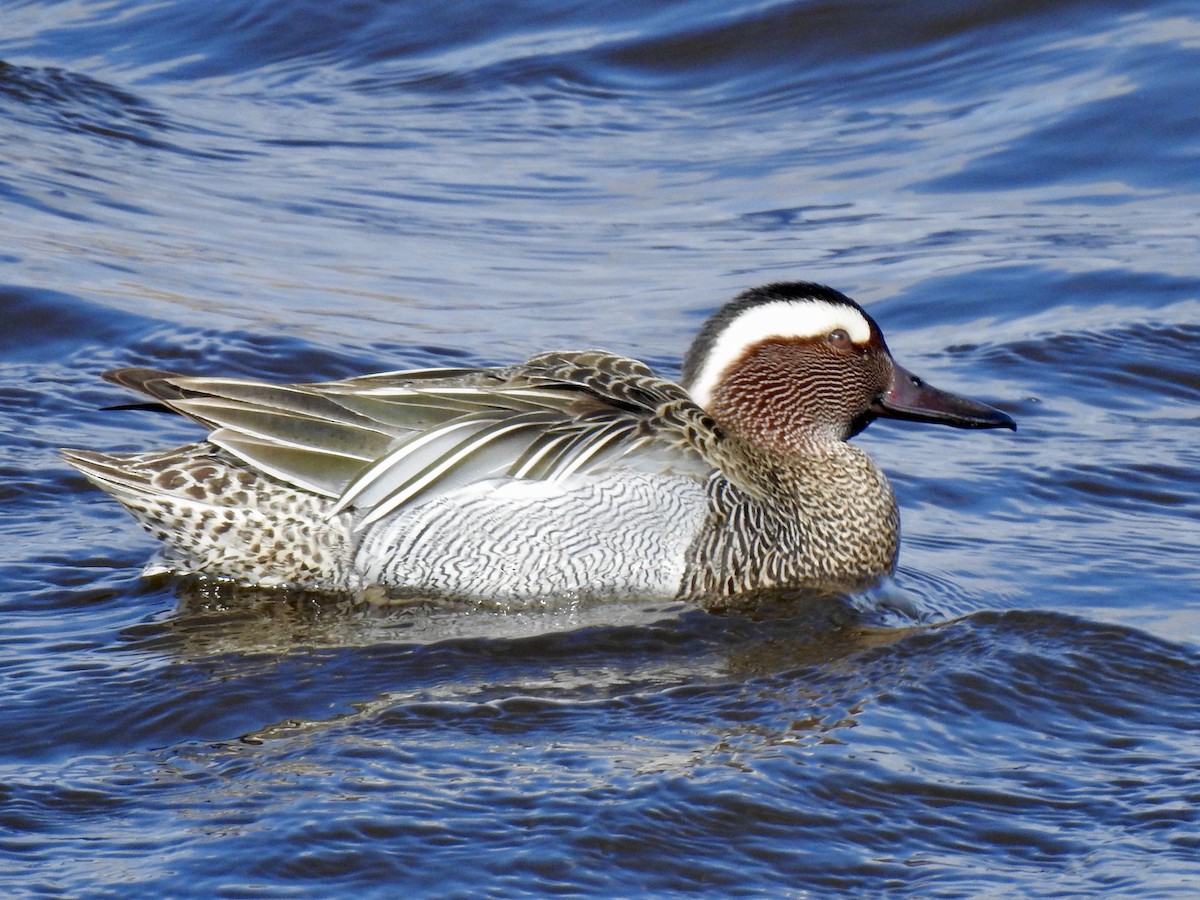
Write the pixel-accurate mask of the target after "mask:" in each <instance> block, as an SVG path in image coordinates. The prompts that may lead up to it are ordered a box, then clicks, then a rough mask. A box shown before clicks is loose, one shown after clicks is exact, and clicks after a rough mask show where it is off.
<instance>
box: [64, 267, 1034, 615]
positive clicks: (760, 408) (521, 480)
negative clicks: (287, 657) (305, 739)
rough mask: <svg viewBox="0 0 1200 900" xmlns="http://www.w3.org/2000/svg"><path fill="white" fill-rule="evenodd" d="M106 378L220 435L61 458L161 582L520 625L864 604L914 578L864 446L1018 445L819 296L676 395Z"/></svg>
mask: <svg viewBox="0 0 1200 900" xmlns="http://www.w3.org/2000/svg"><path fill="white" fill-rule="evenodd" d="M103 377H104V378H105V379H106V380H108V381H110V382H112V383H114V384H116V385H120V386H122V387H125V388H128V389H132V390H133V391H136V392H138V393H140V394H142V395H144V396H145V397H148V398H149V402H148V403H147V402H145V401H143V402H141V403H139V404H131V405H132V406H139V407H150V408H156V409H159V410H167V411H170V412H173V413H177V414H180V415H182V416H184V417H186V418H188V419H190V420H192V421H193V422H195V423H197V424H198V425H200V426H202V427H203V428H204V429H206V430H207V436H206V437H205V438H204V439H202V440H198V441H195V442H193V443H189V444H186V445H184V446H181V447H176V448H173V449H168V450H153V451H148V452H140V453H104V452H95V451H88V450H63V451H62V453H63V455H64V457H65V459H66V461H67V462H68V463H69V464H70V465H71V466H73V467H74V468H75V469H77V470H78V471H79V472H80V473H82V474H83V475H84V476H85V477H86V478H87V479H88V480H89V481H91V482H92V483H93V484H95V485H96V486H97V487H99V488H101V489H102V490H104V491H106V492H107V493H109V494H111V495H112V496H113V497H114V498H115V499H116V500H117V501H119V502H120V503H121V504H122V505H123V506H124V507H125V508H126V509H127V510H128V511H129V512H130V513H132V514H133V516H134V517H135V518H136V519H137V520H138V521H139V522H140V523H141V525H142V526H144V527H145V528H146V529H147V530H148V531H149V532H150V533H151V534H153V535H154V536H155V537H157V538H158V539H159V540H160V541H161V543H162V546H163V549H162V551H161V554H160V557H159V558H158V559H157V561H155V562H153V563H151V565H150V566H149V567H148V569H147V571H148V572H150V571H153V572H167V573H171V574H172V575H175V576H179V577H184V578H195V579H201V580H216V581H220V582H231V583H233V584H235V585H244V586H250V587H255V588H279V589H284V590H288V589H291V590H304V591H321V592H334V593H355V592H360V593H361V592H364V591H368V590H370V591H380V590H382V591H383V592H384V593H385V595H386V596H387V597H388V598H391V599H395V600H402V599H407V600H428V601H439V600H442V601H451V600H454V601H462V602H468V603H477V604H486V605H493V606H500V607H504V608H526V607H530V606H534V605H542V604H547V603H553V602H562V601H577V600H588V599H622V598H633V597H636V598H645V599H654V600H658V599H662V600H686V601H696V602H698V603H700V604H702V605H720V604H721V603H723V602H729V601H731V600H733V599H734V598H736V597H738V596H742V595H761V594H762V593H763V592H771V591H796V590H807V589H813V590H823V591H824V590H855V589H859V588H861V587H863V586H866V585H869V584H871V583H873V582H877V581H879V580H880V579H882V578H883V577H885V576H887V575H888V574H890V573H891V572H892V571H893V570H894V568H895V566H896V560H897V554H898V549H899V536H900V521H899V514H898V510H897V504H896V499H895V495H894V493H893V490H892V488H891V486H890V484H889V483H888V480H887V478H886V477H885V475H884V474H883V472H882V471H881V470H880V469H879V467H878V466H877V465H876V464H875V463H874V462H873V461H872V459H871V458H870V456H868V455H867V453H866V452H865V451H864V450H862V449H861V448H860V447H858V446H857V445H855V444H853V443H851V442H850V439H851V438H852V437H854V436H855V435H857V434H858V433H860V432H861V431H862V430H863V429H864V428H866V427H867V426H868V425H869V424H870V423H871V422H872V421H874V420H875V419H877V418H890V419H900V420H908V421H913V422H926V423H935V424H942V425H948V426H952V427H956V428H974V429H985V428H989V429H990V428H1006V429H1013V430H1015V428H1016V423H1015V422H1014V421H1013V419H1012V418H1011V417H1010V416H1009V415H1008V414H1006V413H1004V412H1002V411H1001V410H999V409H996V408H994V407H991V406H988V405H986V404H984V403H981V402H978V401H975V400H971V399H969V398H967V397H964V396H961V395H958V394H954V393H951V392H949V391H945V390H941V389H938V388H935V387H933V386H932V385H930V384H928V383H926V382H925V381H923V380H922V379H921V378H919V377H917V376H916V375H913V374H912V373H911V372H909V371H908V370H906V369H904V368H903V367H901V366H900V365H899V364H898V363H897V362H895V361H894V360H893V359H892V356H891V353H890V352H889V350H888V348H887V344H886V343H885V341H884V337H883V333H882V332H881V331H880V329H879V326H878V325H877V324H876V322H875V320H874V319H872V318H871V316H870V315H868V314H867V312H866V311H865V310H864V309H863V308H862V307H861V306H860V305H859V304H857V303H856V302H854V301H853V300H851V299H850V298H849V297H847V296H846V295H844V294H842V293H840V292H838V291H836V290H834V289H833V288H830V287H827V286H825V285H821V284H815V283H810V282H801V281H794V282H778V283H772V284H767V285H764V286H761V287H757V288H753V289H750V290H747V291H745V292H743V293H741V294H739V295H738V296H737V297H735V298H734V299H733V300H731V301H729V302H728V303H726V304H725V305H724V306H722V307H721V308H720V309H719V310H718V311H717V312H716V313H715V314H713V315H712V316H711V317H710V318H709V319H708V320H707V321H706V322H705V324H704V325H703V327H702V328H701V330H700V332H699V333H698V335H697V336H696V338H695V339H694V341H693V342H692V344H691V347H690V348H689V350H688V351H687V354H686V355H685V357H684V360H683V366H682V378H681V379H680V380H679V381H678V382H676V381H672V380H670V379H668V378H664V377H662V376H660V375H658V374H656V373H655V372H654V371H652V370H651V369H650V367H649V366H647V365H646V364H644V363H642V362H639V361H637V360H635V359H630V358H627V357H624V356H621V355H618V354H614V353H610V352H607V351H602V350H582V351H550V352H544V353H538V354H537V355H535V356H533V357H531V358H530V359H528V360H527V361H526V362H523V363H520V364H517V365H510V366H505V367H496V368H433V369H416V370H407V371H394V372H384V373H380V374H373V375H365V376H359V377H353V378H349V379H345V380H339V381H330V382H319V383H307V384H272V383H266V382H260V381H255V380H248V379H242V378H229V377H221V376H192V375H181V374H176V373H172V372H168V371H162V370H158V369H151V368H141V367H135V368H122V369H116V370H113V371H110V372H106V373H104V375H103Z"/></svg>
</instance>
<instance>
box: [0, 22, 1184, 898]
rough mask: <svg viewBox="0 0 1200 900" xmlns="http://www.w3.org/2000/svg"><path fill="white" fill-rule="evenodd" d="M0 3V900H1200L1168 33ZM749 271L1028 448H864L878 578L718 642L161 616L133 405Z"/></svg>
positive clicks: (1176, 146) (691, 321) (950, 441)
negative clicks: (139, 519) (868, 337)
mask: <svg viewBox="0 0 1200 900" xmlns="http://www.w3.org/2000/svg"><path fill="white" fill-rule="evenodd" d="M594 6H595V5H586V4H583V5H564V4H557V3H546V2H537V0H534V2H528V3H524V4H519V5H512V4H504V5H501V4H494V5H488V4H450V5H446V4H432V3H408V4H383V3H349V2H333V3H315V2H314V3H303V2H283V3H278V2H271V3H268V2H264V0H240V2H217V3H208V4H203V5H197V4H189V3H181V2H166V3H161V2H155V3H151V2H136V0H108V2H96V0H74V2H49V0H40V2H37V0H35V2H23V3H21V2H10V3H6V4H3V5H2V6H0V22H2V23H3V28H0V60H3V66H2V67H0V260H2V262H3V275H2V276H0V281H2V282H3V286H2V287H0V310H2V311H3V317H4V319H3V324H4V327H3V329H2V330H0V385H2V388H0V390H2V394H0V396H3V398H4V401H3V403H2V404H0V425H2V427H0V433H2V434H3V438H0V497H2V499H3V508H4V516H3V518H2V519H0V528H2V534H3V539H2V541H0V586H2V591H0V598H2V599H0V622H3V627H2V628H0V672H2V673H3V675H2V677H3V680H2V682H0V722H3V723H4V726H3V728H2V729H0V886H2V890H3V893H4V894H5V895H7V896H112V897H131V896H148V897H150V896H173V897H209V896H215V895H224V896H235V897H249V896H271V897H286V896H331V895H351V894H355V895H362V896H380V897H384V896H389V897H390V896H414V895H429V896H451V895H472V896H474V895H491V896H532V895H543V894H551V893H573V894H581V895H592V896H632V895H646V894H651V895H667V894H673V893H688V894H701V895H709V896H725V895H750V896H806V895H812V896H821V895H827V894H831V893H846V894H856V895H861V896H879V895H881V894H894V895H904V894H917V895H921V896H945V897H951V896H971V897H974V896H1014V895H1018V896H1020V895H1024V896H1032V895H1036V896H1056V895H1057V896H1063V895H1065V896H1078V895H1081V894H1082V895H1096V894H1103V895H1113V896H1137V897H1189V896H1193V895H1194V894H1195V893H1196V892H1197V891H1198V890H1200V813H1198V812H1197V809H1198V808H1200V768H1198V766H1197V760H1198V759H1200V724H1198V721H1200V720H1198V719H1197V709H1198V708H1200V652H1198V648H1200V640H1198V635H1200V591H1198V588H1200V554H1197V552H1196V551H1197V548H1198V546H1200V500H1198V492H1197V487H1196V485H1197V484H1198V483H1200V450H1198V449H1197V448H1198V447H1200V440H1198V439H1197V438H1198V434H1197V427H1198V426H1200V413H1198V412H1197V410H1198V408H1200V407H1198V401H1200V363H1197V358H1196V350H1195V348H1196V346H1197V343H1198V342H1200V272H1198V269H1197V259H1200V252H1198V251H1200V240H1198V235H1197V226H1196V209H1197V208H1198V206H1200V107H1198V106H1197V105H1196V103H1195V97H1196V96H1197V95H1198V93H1200V18H1198V17H1197V15H1196V11H1195V9H1194V8H1193V5H1192V4H1188V3H1183V2H1158V3H1152V4H1133V3H1121V2H1111V3H1104V4H1097V3H1072V2H1055V3H1040V4H1033V3H1021V2H995V3H984V2H969V3H959V4H932V3H929V4H895V5H893V4H885V3H848V2H842V3H837V2H834V3H815V2H790V3H785V2H776V3H772V2H763V3H746V4H741V5H731V4H728V3H716V2H703V0H693V2H670V3H667V2H662V3H657V4H653V5H647V4H607V5H603V4H602V5H600V6H599V7H598V8H593V7H594ZM780 278H808V279H813V280H819V281H825V282H828V283H830V284H833V285H834V286H835V287H838V288H840V289H842V290H845V291H847V292H848V293H850V294H851V295H852V296H854V297H856V298H857V299H859V300H861V301H863V302H864V303H865V304H866V305H867V306H868V308H869V309H870V311H871V312H872V314H873V315H874V316H875V317H876V318H877V319H878V320H879V321H880V323H881V324H882V326H883V328H884V330H885V332H886V333H887V335H888V338H889V342H890V344H891V347H892V349H893V351H894V352H895V354H896V356H897V358H898V359H899V360H900V361H901V362H902V363H903V364H904V365H906V366H908V367H910V368H911V369H913V370H914V371H917V372H919V373H921V374H922V375H924V376H926V377H928V378H929V379H930V380H931V381H933V382H934V383H938V384H941V385H943V386H946V387H949V388H953V389H955V390H960V391H962V392H963V393H966V394H969V395H971V396H976V397H979V398H981V399H986V400H990V401H993V402H998V403H1001V404H1003V405H1004V407H1005V408H1006V409H1007V410H1008V411H1009V412H1011V413H1013V415H1014V416H1015V417H1016V418H1017V419H1018V421H1019V422H1020V430H1019V431H1018V432H1017V433H1016V434H1015V435H1009V434H1007V433H1005V434H994V433H983V434H981V433H957V432H950V431H948V430H947V429H937V428H930V427H921V426H915V425H911V424H904V423H885V422H881V423H878V424H876V425H874V426H873V427H872V428H871V429H870V430H869V431H868V432H866V433H865V434H864V435H862V436H861V437H860V438H859V439H858V440H859V441H860V442H861V443H862V445H863V446H865V447H867V448H868V449H869V451H870V452H871V453H872V454H873V455H874V456H875V457H876V459H878V460H879V461H880V463H881V464H882V465H883V466H884V467H885V468H886V470H887V471H888V472H889V474H890V476H891V477H892V480H893V483H894V484H895V486H896V489H897V492H898V494H899V497H900V502H901V508H902V515H903V521H904V542H903V547H902V551H901V566H900V570H899V572H898V573H897V576H896V579H895V582H894V583H893V584H890V585H885V586H884V587H883V588H881V589H880V590H879V591H876V592H875V593H873V594H870V595H867V596H864V597H860V598H853V599H850V600H845V601H829V602H824V603H807V604H806V603H797V604H794V605H791V606H789V605H781V606H780V607H779V608H777V609H772V610H764V611H760V612H759V614H757V615H746V614H741V615H726V616H715V615H709V614H706V613H702V612H699V611H696V610H689V609H685V608H682V607H679V606H673V605H667V606H662V605H647V604H644V603H637V602H633V603H630V604H627V605H624V606H617V607H612V606H609V607H600V608H595V607H583V608H573V607H569V606H565V607H564V608H563V609H561V610H551V611H547V612H544V613H537V614H533V613H527V614H522V615H510V616H505V615H500V614H495V613H489V614H472V615H465V614H463V613H461V612H457V611H454V610H431V609H423V608H419V607H416V608H405V609H380V608H376V607H372V606H369V605H355V604H351V603H347V602H335V601H331V600H329V599H328V598H320V597H314V596H290V597H277V596H276V597H272V596H261V595H255V594H253V593H251V592H246V591H230V590H227V589H222V590H215V589H214V590H207V591H205V590H188V589H184V588H181V587H180V586H178V585H176V584H174V583H172V582H169V581H162V580H143V579H142V578H140V575H139V573H140V571H141V566H142V564H143V563H144V562H145V561H146V559H147V558H148V557H149V556H150V554H151V553H152V552H153V549H154V542H153V540H151V539H150V538H149V537H148V536H146V535H144V534H143V533H141V531H140V530H139V529H138V528H137V526H136V525H135V524H134V523H133V522H132V520H130V519H129V518H128V517H127V516H126V515H125V514H124V513H123V512H122V511H121V510H120V508H119V507H117V506H116V504H114V503H112V502H111V501H109V500H107V499H106V498H104V497H102V496H101V495H99V494H98V493H97V492H95V491H93V490H91V489H89V488H88V487H87V485H86V484H85V483H84V482H83V480H82V479H81V478H79V477H78V476H76V475H74V474H73V473H71V472H70V470H68V469H67V468H65V467H64V466H63V465H62V464H61V462H60V461H59V460H58V459H57V457H56V454H55V450H54V448H56V447H59V446H76V447H92V448H103V449H114V450H117V449H136V448H146V447H153V446H169V445H171V444H172V443H177V442H181V441H183V440H187V439H190V438H191V437H193V436H194V435H195V433H196V432H195V430H194V429H192V428H191V427H189V426H188V425H187V424H186V423H184V422H180V421H175V420H171V419H169V418H167V417H159V416H149V415H146V414H138V413H114V412H111V411H104V410H103V407H105V406H107V405H111V404H113V403H118V402H121V401H122V400H123V399H124V398H123V397H122V396H121V395H120V394H119V393H118V392H116V391H114V390H113V389H111V388H109V387H108V386H105V385H104V384H103V383H101V382H100V381H99V379H98V377H97V376H98V373H99V372H100V371H101V370H103V369H105V368H107V367H111V366H115V365H138V364H141V365H153V366H159V367H167V368H174V369H180V370H184V371H204V372H228V373H236V374H241V375H249V376H254V377H260V378H265V379H274V380H281V381H287V380H313V379H319V378H332V377H339V376H346V375H350V374H355V373H361V372H367V371H371V370H378V369H384V368H399V367H403V366H410V365H429V364H445V363H451V364H492V363H502V362H509V361H513V360H517V359H520V358H522V357H523V356H524V355H526V354H528V353H531V352H533V351H536V350H541V349H547V348H551V347H579V346H588V345H601V346H605V347H608V348H610V349H614V350H619V351H621V352H625V353H628V354H631V355H636V356H639V357H641V358H643V359H646V360H647V361H648V362H650V363H651V364H653V365H654V366H656V367H657V368H659V369H660V370H661V371H663V372H665V373H675V372H677V371H678V361H679V357H680V356H681V354H682V352H683V350H684V348H685V347H686V344H687V342H688V340H689V339H690V337H691V335H692V334H693V333H694V331H695V330H696V328H697V327H698V325H699V323H700V322H701V321H702V319H703V317H704V316H705V315H706V314H707V313H708V312H709V311H711V310H712V309H713V308H715V307H716V306H717V305H719V304H720V303H721V302H723V301H724V300H725V299H727V298H728V297H729V296H732V295H733V294H734V293H736V292H737V291H739V290H741V289H743V288H745V287H748V286H751V285H754V284H758V283H763V282H765V281H769V280H773V279H780Z"/></svg>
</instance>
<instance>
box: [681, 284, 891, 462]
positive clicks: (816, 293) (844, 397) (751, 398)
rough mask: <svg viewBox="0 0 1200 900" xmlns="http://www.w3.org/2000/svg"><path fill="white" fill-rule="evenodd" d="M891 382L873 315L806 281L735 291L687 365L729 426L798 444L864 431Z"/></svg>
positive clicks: (694, 384)
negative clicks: (879, 398)
mask: <svg viewBox="0 0 1200 900" xmlns="http://www.w3.org/2000/svg"><path fill="white" fill-rule="evenodd" d="M891 380H892V361H891V356H890V354H889V353H888V349H887V345H886V344H885V343H884V340H883V334H882V333H881V332H880V330H879V327H878V326H877V325H876V324H875V322H874V321H873V320H872V319H871V317H870V316H868V315H867V314H866V313H865V312H863V310H862V309H861V308H860V307H859V306H858V305H857V304H856V303H855V302H854V301H853V300H851V299H850V298H849V297H846V296H845V295H844V294H841V293H839V292H837V291H835V290H833V289H832V288H828V287H824V286H822V285H817V284H809V283H806V282H792V283H786V284H771V285H767V286H765V287H760V288H755V289H753V290H749V291H746V292H745V293H743V294H741V295H739V296H738V297H737V298H736V299H734V300H733V301H732V302H731V303H729V304H727V305H726V306H725V307H724V308H722V309H721V310H720V311H719V312H717V313H716V314H715V315H714V316H713V317H712V318H711V319H709V320H708V322H707V323H706V324H705V326H704V328H703V329H702V330H701V332H700V334H699V335H698V336H697V337H696V340H695V341H694V342H693V344H692V347H691V349H690V350H689V351H688V355H687V358H686V360H685V362H684V368H683V381H684V384H685V386H686V387H687V389H688V391H689V393H691V395H692V397H693V399H695V401H696V402H697V403H698V404H700V405H701V406H703V407H704V408H705V409H706V410H707V411H708V412H709V413H710V414H711V415H712V416H713V418H715V419H716V420H717V421H718V422H719V423H721V425H722V426H723V427H725V428H726V429H728V430H730V431H732V432H735V433H739V434H742V435H743V436H745V437H748V438H751V439H753V440H755V441H756V442H758V443H762V444H765V445H767V446H771V447H775V448H776V449H779V450H784V451H792V452H794V451H796V450H798V449H800V448H802V447H811V446H812V445H813V444H815V443H822V442H828V441H840V440H845V439H846V438H848V437H850V436H852V435H853V434H855V433H857V432H858V431H860V430H861V429H862V428H864V427H865V426H866V424H867V423H868V422H870V420H871V418H872V417H873V415H874V412H873V405H874V403H875V401H876V399H877V398H878V397H880V396H882V395H883V394H884V393H885V392H886V391H887V390H888V387H889V385H890V383H891Z"/></svg>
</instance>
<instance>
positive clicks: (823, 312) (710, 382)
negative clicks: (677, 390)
mask: <svg viewBox="0 0 1200 900" xmlns="http://www.w3.org/2000/svg"><path fill="white" fill-rule="evenodd" d="M836 328H842V329H844V330H845V331H846V333H847V334H848V335H850V340H852V341H853V342H854V343H856V344H865V343H867V341H869V340H870V339H871V325H870V323H869V322H868V321H867V319H866V317H865V316H863V315H862V314H861V313H860V312H859V311H858V310H856V309H854V308H853V307H850V306H843V305H841V304H838V303H829V302H827V301H825V300H818V299H816V298H813V299H809V300H773V301H771V302H770V303H764V304H762V305H761V306H754V307H751V308H750V309H748V310H746V311H745V312H743V313H742V314H741V315H739V316H738V317H737V318H736V319H734V320H733V321H732V322H730V323H729V324H728V325H726V326H725V330H724V331H722V332H721V334H720V336H719V337H718V338H717V339H716V341H714V342H713V345H712V347H710V348H709V351H708V356H707V358H706V359H705V361H704V366H703V368H701V370H700V373H699V374H698V375H697V376H696V380H695V381H694V382H693V383H692V384H691V385H690V386H689V387H688V393H690V394H691V396H692V400H694V401H695V402H696V405H697V406H700V407H701V408H702V409H707V408H708V405H709V403H711V402H712V395H713V391H714V390H715V389H716V387H717V382H718V381H719V380H720V379H721V377H722V376H723V375H724V374H725V370H726V369H727V368H729V366H730V365H732V364H733V363H734V362H735V361H736V360H738V359H739V358H741V356H742V355H743V354H744V353H745V352H746V350H747V348H749V347H751V346H753V345H754V344H759V343H762V342H763V341H765V340H768V339H770V338H802V339H804V338H814V337H818V336H820V335H824V334H829V332H831V331H833V330H834V329H836Z"/></svg>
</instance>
